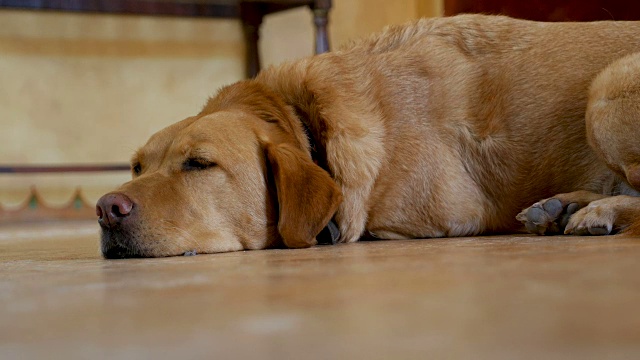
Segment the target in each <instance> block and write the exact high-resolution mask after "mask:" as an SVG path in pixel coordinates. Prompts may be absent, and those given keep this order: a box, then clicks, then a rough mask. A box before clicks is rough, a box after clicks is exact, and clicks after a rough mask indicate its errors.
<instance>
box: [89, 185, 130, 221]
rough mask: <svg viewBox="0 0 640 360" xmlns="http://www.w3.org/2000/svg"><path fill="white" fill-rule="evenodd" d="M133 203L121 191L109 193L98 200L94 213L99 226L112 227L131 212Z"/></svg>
mask: <svg viewBox="0 0 640 360" xmlns="http://www.w3.org/2000/svg"><path fill="white" fill-rule="evenodd" d="M133 206H134V203H133V201H131V199H130V198H129V197H128V196H126V195H125V194H122V193H109V194H106V195H104V196H103V197H101V198H100V200H98V203H97V204H96V215H97V216H98V223H100V226H102V227H106V228H112V227H114V226H116V225H118V224H120V223H121V222H122V221H123V220H124V219H125V218H126V217H128V216H129V215H130V214H131V211H132V210H133Z"/></svg>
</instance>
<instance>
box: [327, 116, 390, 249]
mask: <svg viewBox="0 0 640 360" xmlns="http://www.w3.org/2000/svg"><path fill="white" fill-rule="evenodd" d="M383 132H384V130H383V129H382V128H377V127H376V126H371V127H369V129H357V131H354V129H353V128H351V129H341V131H337V132H336V133H334V134H333V136H330V137H329V138H328V139H327V143H326V149H327V160H328V164H329V168H330V169H331V173H332V175H333V177H334V180H335V181H336V182H337V183H338V185H339V186H340V190H341V192H342V196H343V201H342V203H341V204H340V206H339V207H338V211H337V212H336V215H335V219H336V222H337V224H338V227H339V228H340V242H342V243H348V242H354V241H357V240H358V239H360V237H361V236H362V234H363V233H364V230H365V226H366V223H367V211H368V204H367V202H368V199H369V196H370V194H371V190H372V189H373V185H374V183H375V180H376V178H377V176H378V172H379V170H380V166H381V164H382V158H383V157H384V154H385V152H384V146H383V142H382V140H381V139H382V138H383V135H382V134H383Z"/></svg>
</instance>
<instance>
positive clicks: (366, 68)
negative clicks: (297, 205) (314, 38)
mask: <svg viewBox="0 0 640 360" xmlns="http://www.w3.org/2000/svg"><path fill="white" fill-rule="evenodd" d="M638 50H640V23H636V22H612V21H609V22H593V23H538V22H531V21H524V20H516V19H511V18H507V17H493V16H482V15H464V16H457V17H453V18H439V19H428V20H420V21H417V22H414V23H412V24H409V25H406V26H397V27H391V28H388V29H387V30H386V31H385V32H384V33H383V34H382V35H376V36H373V37H371V38H369V39H365V40H363V41H360V42H355V43H353V44H350V45H349V46H347V47H346V48H344V49H342V50H339V51H337V52H335V53H330V54H326V55H323V56H320V57H315V58H312V59H309V60H302V61H300V62H294V63H291V64H289V65H285V66H282V67H279V68H274V69H271V70H268V71H266V72H265V73H264V74H262V75H261V76H260V77H259V81H263V82H265V83H266V84H268V85H269V86H271V87H272V88H273V89H275V90H276V91H278V92H280V93H281V94H282V95H283V96H284V97H285V98H288V99H289V102H290V103H291V104H293V105H294V106H296V107H301V108H304V106H305V105H304V101H301V100H300V99H305V98H306V97H307V95H308V94H310V93H311V94H316V95H317V94H320V95H317V96H316V97H315V101H316V103H314V105H313V106H314V107H316V108H318V107H319V108H322V109H323V114H322V116H317V117H316V118H314V116H313V114H310V117H311V123H312V124H313V123H317V124H322V125H321V127H325V128H351V129H353V128H356V129H361V131H362V134H360V135H359V134H357V132H354V133H352V134H349V135H348V136H351V137H355V138H359V141H362V142H364V143H366V144H368V150H369V151H368V152H367V151H363V152H359V151H357V150H356V151H354V150H353V147H352V146H350V147H348V148H346V149H345V148H336V149H331V146H329V147H328V148H327V152H329V154H328V156H329V157H332V155H331V154H330V153H331V152H338V153H346V155H337V157H341V156H342V157H346V156H354V157H359V159H358V160H357V162H361V163H369V164H368V165H365V166H364V167H365V169H364V170H363V171H362V172H361V173H360V174H359V177H360V178H359V179H354V180H353V181H354V183H356V184H360V185H359V186H363V185H364V186H367V185H369V184H367V181H370V182H371V184H370V186H371V191H370V193H369V194H368V196H366V198H365V199H363V200H362V201H363V203H364V204H363V205H362V206H361V207H362V208H363V209H368V213H367V214H366V218H367V229H368V230H369V231H370V232H372V233H374V234H377V235H378V236H380V237H385V238H387V237H422V236H453V235H464V234H474V233H479V232H487V231H512V230H514V229H516V228H517V227H518V223H517V222H516V220H515V218H514V215H515V214H516V213H517V212H518V211H519V210H520V209H522V208H523V207H525V206H527V205H529V204H530V203H532V202H533V201H535V200H538V199H540V198H543V197H548V196H551V195H553V194H556V193H560V192H568V191H572V190H575V189H586V190H590V191H602V189H603V187H605V186H607V184H609V183H610V181H611V173H610V171H609V169H608V168H607V167H606V166H605V164H604V163H603V162H601V161H599V159H598V157H597V156H596V154H595V153H594V152H593V150H592V149H591V147H590V146H589V145H588V144H587V141H586V138H585V125H584V117H585V109H586V106H587V99H588V89H589V86H590V84H591V82H592V81H593V79H594V78H595V77H596V75H597V74H598V73H599V72H600V71H602V70H603V69H604V68H605V67H606V66H607V65H608V64H610V63H611V62H613V61H615V60H616V59H618V58H620V57H623V56H624V55H627V54H630V53H633V52H635V51H638ZM300 84H304V86H300ZM303 93H306V94H307V95H305V94H303ZM324 99H327V100H326V102H324V103H323V100H324ZM302 110H303V111H302V112H304V109H302ZM326 136H327V137H328V138H331V137H332V134H326ZM376 142H381V143H382V145H380V144H378V143H376ZM372 149H373V150H372ZM349 151H352V153H351V154H350V153H349ZM359 154H360V155H359ZM362 154H366V157H363V156H362ZM334 158H335V156H334ZM341 162H343V163H348V162H349V161H348V160H343V161H341ZM377 164H380V165H379V166H377ZM331 165H332V164H329V166H330V167H331ZM357 165H358V164H356V166H357ZM339 166H340V165H334V167H335V168H334V169H332V170H333V171H334V173H337V174H340V173H341V172H342V171H343V170H342V169H340V168H339ZM348 166H351V165H348ZM363 178H365V180H367V181H363V180H362V179H363ZM349 181H351V180H347V182H349ZM350 217H351V218H352V219H353V218H356V219H357V218H359V216H350ZM360 217H361V216H360ZM390 219H393V220H390ZM345 221H349V220H345Z"/></svg>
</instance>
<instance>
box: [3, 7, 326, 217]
mask: <svg viewBox="0 0 640 360" xmlns="http://www.w3.org/2000/svg"><path fill="white" fill-rule="evenodd" d="M300 6H308V7H309V8H310V9H311V10H312V11H313V21H314V24H315V27H316V38H315V44H316V46H315V52H316V53H323V52H327V51H329V38H328V35H327V23H328V13H329V10H330V9H331V0H0V10H2V9H3V8H4V9H30V10H43V11H67V12H89V13H106V14H129V15H153V16H178V17H200V18H202V17H209V18H238V19H240V20H241V21H242V24H243V30H244V35H245V43H246V48H247V61H246V75H247V77H254V76H255V75H256V74H257V73H258V72H259V71H260V55H259V52H258V40H259V37H260V25H261V24H262V21H263V19H264V17H265V16H266V15H268V14H272V13H275V12H279V11H283V10H288V9H292V8H295V7H300ZM128 170H129V165H127V164H116V165H104V164H102V165H101V164H86V165H63V166H33V165H32V166H29V165H26V166H22V165H20V166H0V176H2V175H7V174H25V173H86V172H106V171H128ZM94 212H95V211H94V208H93V206H92V205H90V204H88V203H87V202H86V201H85V200H84V198H83V196H82V194H81V193H80V190H79V189H78V190H76V192H75V193H74V195H73V197H72V199H71V200H70V202H69V203H68V204H67V205H65V206H63V207H58V208H52V207H50V206H48V205H47V204H45V203H44V202H43V200H42V197H41V196H40V195H39V194H38V192H37V191H36V190H35V189H31V194H30V196H29V198H28V199H26V200H25V202H24V203H23V205H21V206H19V207H18V208H17V209H6V208H3V207H2V205H1V204H0V224H2V223H13V222H24V221H34V220H43V219H46V220H63V219H81V218H85V219H86V218H90V217H92V216H93V215H94Z"/></svg>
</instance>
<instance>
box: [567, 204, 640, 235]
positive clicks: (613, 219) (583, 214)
mask: <svg viewBox="0 0 640 360" xmlns="http://www.w3.org/2000/svg"><path fill="white" fill-rule="evenodd" d="M617 232H621V233H627V234H628V235H635V236H638V235H640V198H639V197H633V196H627V195H619V196H611V197H608V198H606V199H601V200H597V201H594V202H592V203H590V204H589V205H588V206H586V207H584V208H582V209H581V210H580V211H578V212H576V213H575V214H573V216H571V219H570V220H569V223H568V224H567V227H566V229H565V230H564V233H565V234H574V235H609V234H612V233H617Z"/></svg>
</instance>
